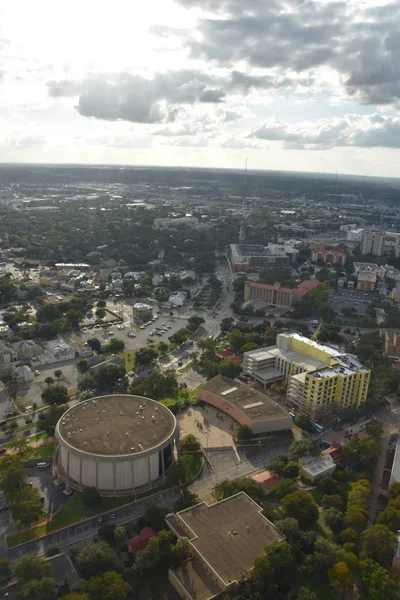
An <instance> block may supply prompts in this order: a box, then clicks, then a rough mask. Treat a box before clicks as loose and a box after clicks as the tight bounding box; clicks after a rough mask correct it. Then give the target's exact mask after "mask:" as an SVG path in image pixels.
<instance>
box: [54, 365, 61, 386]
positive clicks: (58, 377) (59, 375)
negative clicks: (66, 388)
mask: <svg viewBox="0 0 400 600" xmlns="http://www.w3.org/2000/svg"><path fill="white" fill-rule="evenodd" d="M62 374H63V372H62V371H61V369H56V370H55V371H54V377H55V378H56V379H57V384H59V383H60V378H61V376H62Z"/></svg>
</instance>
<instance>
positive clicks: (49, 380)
mask: <svg viewBox="0 0 400 600" xmlns="http://www.w3.org/2000/svg"><path fill="white" fill-rule="evenodd" d="M44 382H45V383H47V385H48V386H49V387H50V386H51V385H53V383H54V379H53V378H52V377H46V379H45V380H44Z"/></svg>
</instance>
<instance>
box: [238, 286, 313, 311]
mask: <svg viewBox="0 0 400 600" xmlns="http://www.w3.org/2000/svg"><path fill="white" fill-rule="evenodd" d="M319 285H320V282H319V281H318V279H309V280H306V281H302V282H301V283H299V284H298V286H297V287H295V288H287V287H283V286H282V285H281V284H280V283H279V281H276V282H275V283H274V284H273V285H269V284H266V283H258V282H255V281H246V283H245V287H244V300H245V302H248V301H249V300H262V301H263V302H265V303H266V304H267V305H269V306H280V307H282V308H291V307H292V306H293V304H294V303H295V302H297V301H299V300H301V299H302V298H304V296H306V295H307V294H308V292H309V291H310V290H312V289H314V288H316V287H318V286H319Z"/></svg>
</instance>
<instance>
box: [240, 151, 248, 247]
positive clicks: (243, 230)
mask: <svg viewBox="0 0 400 600" xmlns="http://www.w3.org/2000/svg"><path fill="white" fill-rule="evenodd" d="M246 199H247V156H246V163H245V167H244V194H243V199H242V222H241V224H240V229H239V244H243V242H244V240H245V239H246V224H245V220H246Z"/></svg>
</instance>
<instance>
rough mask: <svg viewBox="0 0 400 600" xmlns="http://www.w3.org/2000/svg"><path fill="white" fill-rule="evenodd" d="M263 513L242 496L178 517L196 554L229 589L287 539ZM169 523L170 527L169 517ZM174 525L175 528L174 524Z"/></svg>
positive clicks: (247, 497) (185, 512)
mask: <svg viewBox="0 0 400 600" xmlns="http://www.w3.org/2000/svg"><path fill="white" fill-rule="evenodd" d="M261 511H262V509H261V507H260V506H259V505H258V504H256V503H255V502H254V501H253V500H251V498H249V496H247V494H245V493H244V492H240V493H238V494H236V495H234V496H231V497H230V498H226V499H225V500H221V501H220V502H217V503H215V504H211V505H207V504H205V503H201V504H198V505H196V506H193V507H191V508H188V509H186V510H183V511H181V512H179V513H177V515H176V516H177V518H178V520H179V521H180V522H181V524H182V526H183V529H184V530H185V532H186V533H185V535H186V536H187V537H188V538H189V540H190V543H191V544H192V546H193V547H194V548H195V550H196V552H197V553H198V554H199V555H200V556H201V558H202V559H203V561H205V563H207V564H208V565H209V566H210V567H211V569H213V570H214V571H215V572H216V574H217V575H218V576H219V577H220V578H221V580H222V581H223V582H224V584H225V585H229V583H230V582H232V581H237V580H239V579H241V578H242V577H244V576H246V575H247V574H248V573H249V572H250V571H251V569H252V568H253V563H254V561H255V559H256V558H257V557H258V556H260V555H261V554H262V553H263V551H264V548H265V547H266V546H267V545H268V544H271V543H272V542H275V541H277V540H281V539H283V535H282V534H281V532H280V531H279V530H278V529H277V528H276V527H275V526H274V525H273V524H272V523H271V522H270V521H268V519H266V518H265V517H264V516H263V515H262V514H261ZM166 519H167V523H168V521H169V517H168V516H167V518H166ZM171 525H172V528H173V527H174V525H173V522H171Z"/></svg>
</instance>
